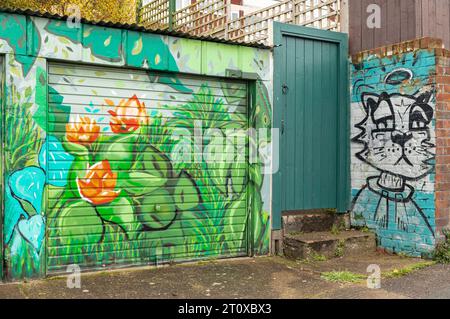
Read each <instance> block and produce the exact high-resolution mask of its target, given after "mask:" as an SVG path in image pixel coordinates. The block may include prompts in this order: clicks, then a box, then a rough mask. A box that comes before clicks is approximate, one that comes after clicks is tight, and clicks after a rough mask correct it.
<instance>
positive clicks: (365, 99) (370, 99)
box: [361, 93, 380, 114]
mask: <svg viewBox="0 0 450 319" xmlns="http://www.w3.org/2000/svg"><path fill="white" fill-rule="evenodd" d="M379 100H380V96H379V95H378V94H375V93H363V94H362V97H361V101H362V104H363V106H364V109H365V111H366V113H367V114H369V112H370V110H374V109H375V108H376V107H377V105H378V101H379Z"/></svg>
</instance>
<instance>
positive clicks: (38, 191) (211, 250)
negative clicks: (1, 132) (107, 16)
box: [0, 13, 272, 279]
mask: <svg viewBox="0 0 450 319" xmlns="http://www.w3.org/2000/svg"><path fill="white" fill-rule="evenodd" d="M0 25H2V28H0V53H4V54H5V55H4V57H5V58H4V61H5V63H4V64H5V73H6V74H7V76H6V78H5V79H6V83H5V84H6V85H5V92H4V96H5V97H6V103H5V111H6V112H5V114H6V119H5V167H3V171H4V179H5V195H4V196H5V212H4V216H3V230H4V231H3V242H4V245H3V246H4V255H5V260H4V263H3V264H4V268H3V271H4V274H5V276H6V277H7V278H8V279H17V278H22V277H33V276H42V275H44V274H45V272H46V271H47V270H48V269H53V270H58V269H59V268H58V267H59V266H61V267H62V266H63V265H68V264H73V263H78V264H83V265H87V266H89V267H96V268H100V267H103V266H105V265H110V264H114V263H125V264H143V263H145V264H147V263H158V262H168V261H176V260H193V259H198V258H206V257H221V256H232V255H233V254H234V252H235V251H237V250H242V249H243V247H244V248H245V245H246V244H245V241H246V240H247V238H241V237H239V238H237V237H236V235H235V234H241V233H244V232H247V231H248V229H247V226H248V224H247V223H248V220H247V217H245V218H244V216H243V215H242V211H243V210H247V211H248V212H247V214H251V216H252V217H251V222H252V224H251V228H249V229H251V230H252V236H249V238H253V239H252V242H251V243H250V246H251V247H253V249H254V253H256V254H266V253H268V250H269V239H270V237H269V236H270V213H269V211H270V208H269V203H268V201H267V200H264V198H268V197H269V195H268V194H265V193H264V192H265V191H264V189H267V183H265V179H264V175H263V173H262V165H263V164H262V163H261V161H258V162H257V163H252V164H250V165H248V172H247V173H244V174H243V173H242V172H243V171H246V169H244V168H245V167H246V165H247V163H244V164H243V163H236V164H233V163H229V164H226V165H223V164H220V165H219V164H217V165H215V164H211V163H207V162H206V161H202V162H200V163H197V162H194V163H183V162H180V161H176V160H175V159H174V158H172V154H173V153H174V150H176V149H177V148H179V147H180V145H179V142H177V141H174V140H172V139H171V138H170V136H172V135H173V134H174V132H175V130H176V129H177V128H180V127H182V128H186V127H188V128H189V129H192V127H189V126H190V125H192V123H193V122H194V120H195V119H199V118H201V119H203V121H204V122H205V121H206V122H207V123H205V124H206V126H207V127H208V128H217V129H219V130H222V131H223V132H225V130H226V129H227V127H226V126H224V123H229V124H228V125H229V126H230V127H232V128H233V129H240V128H242V129H246V128H248V123H247V118H246V117H245V115H243V114H240V113H238V112H236V111H234V110H236V109H238V108H239V106H240V105H243V103H246V102H247V97H246V96H242V97H239V96H238V94H236V88H234V87H233V86H232V84H231V85H230V84H227V85H222V86H215V87H211V86H210V85H209V82H208V81H207V80H205V81H204V82H203V83H202V85H201V86H199V87H196V88H195V89H190V87H189V85H186V84H185V83H183V79H181V78H179V77H177V76H176V75H173V74H172V75H169V73H167V75H164V74H162V73H161V74H162V75H159V76H158V75H155V74H153V73H151V72H149V73H148V74H147V80H148V81H147V83H149V85H155V86H157V87H158V88H160V89H161V90H162V91H163V92H165V93H164V99H165V100H167V101H173V102H171V103H167V104H161V105H150V104H149V103H148V102H147V101H145V102H144V99H143V98H142V96H141V95H140V94H138V93H135V92H133V91H132V90H130V92H129V94H127V96H123V97H120V98H104V99H103V102H102V106H101V107H99V106H98V105H97V104H96V103H94V102H92V101H94V100H96V99H99V95H98V94H96V92H93V93H92V101H91V102H89V101H87V102H86V103H83V105H82V106H77V105H75V104H71V103H68V102H67V100H65V99H64V96H63V93H62V92H59V91H58V90H59V88H58V87H57V86H53V85H48V78H49V75H48V74H47V68H48V65H47V60H46V58H57V59H60V60H64V61H75V62H84V63H96V64H103V65H105V67H106V66H130V67H139V68H142V69H143V70H145V69H152V70H161V71H163V70H164V71H174V72H177V71H183V70H187V71H189V72H193V73H198V74H210V75H223V76H226V72H227V70H228V69H236V67H237V65H238V64H239V63H238V61H237V60H235V59H232V58H231V59H230V60H227V59H226V58H225V57H223V58H222V57H221V58H218V57H217V53H216V52H219V51H220V45H218V44H211V48H210V49H209V50H210V51H208V53H209V54H208V59H206V54H205V58H203V59H199V57H198V56H196V52H197V47H199V44H200V47H202V46H201V42H200V41H194V40H187V39H180V43H176V40H175V41H173V39H168V38H167V36H159V35H153V34H144V33H139V32H128V31H123V30H118V29H108V28H102V27H96V26H87V25H84V26H82V27H81V28H78V29H77V28H75V29H69V28H67V26H66V25H65V23H64V22H63V21H55V20H48V19H44V18H30V17H25V16H19V15H12V14H7V13H0ZM27 28H28V29H29V30H32V32H31V31H30V32H28V33H26V32H25V33H20V32H12V31H11V30H15V29H17V30H24V29H27ZM6 30H9V31H8V32H6ZM27 34H28V37H27ZM30 35H31V36H30ZM125 38H126V39H125ZM124 39H125V40H124ZM124 41H126V42H127V46H125V45H124V44H123V43H124ZM100 44H101V45H100ZM214 45H217V48H215V47H214ZM260 51H261V50H258V49H253V48H246V49H245V50H242V52H243V54H242V56H241V57H239V59H240V61H241V63H242V67H241V69H242V71H249V70H250V69H251V70H252V72H255V71H257V72H258V73H257V74H256V77H257V78H259V79H260V80H258V81H256V85H255V98H254V102H255V103H254V106H255V107H251V108H250V110H249V117H250V119H251V123H250V125H251V126H253V127H256V128H263V127H265V128H270V127H271V118H272V114H271V103H270V100H271V97H270V96H269V93H268V92H269V90H268V87H267V86H268V85H269V82H268V81H266V79H267V78H266V76H267V75H266V74H262V73H259V71H258V70H265V69H266V68H258V67H254V66H253V63H256V62H254V61H257V63H258V65H260V64H266V65H269V61H268V59H269V55H268V54H267V55H266V54H264V53H261V52H260ZM185 52H186V53H185ZM213 53H214V54H213ZM199 61H200V64H201V68H205V71H203V72H200V70H199V69H198V68H199ZM206 68H208V69H209V71H206ZM196 70H198V71H196ZM261 72H262V71H261ZM100 73H101V71H99V74H100ZM68 75H69V74H67V76H66V75H64V74H63V75H62V78H63V79H66V80H67V78H69V76H68ZM136 77H137V75H136ZM262 78H264V80H262ZM117 85H118V86H119V87H120V85H121V84H120V83H119V81H118V83H117ZM72 89H73V90H76V87H74V88H72ZM237 91H239V90H237ZM47 92H48V93H49V94H48V96H47ZM65 93H67V92H65ZM176 94H187V95H189V98H188V101H179V102H178V101H176V100H173V99H171V96H173V95H176ZM111 95H114V94H111ZM148 98H149V97H147V99H148ZM48 99H50V100H48ZM80 110H81V111H80ZM104 110H106V112H104ZM243 116H244V117H243ZM249 143H253V144H254V143H261V145H264V146H267V145H270V143H271V141H270V136H268V137H267V138H266V139H265V140H264V139H263V140H258V141H257V142H256V141H253V142H252V141H250V142H249ZM205 148H208V144H206V145H205ZM243 165H244V166H243ZM246 216H247V215H246ZM60 270H62V271H64V269H62V268H61V269H60Z"/></svg>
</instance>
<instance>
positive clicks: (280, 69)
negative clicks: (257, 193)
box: [272, 22, 350, 230]
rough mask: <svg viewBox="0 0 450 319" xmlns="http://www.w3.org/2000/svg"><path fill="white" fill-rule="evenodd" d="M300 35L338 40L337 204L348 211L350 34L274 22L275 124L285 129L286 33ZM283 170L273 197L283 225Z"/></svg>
mask: <svg viewBox="0 0 450 319" xmlns="http://www.w3.org/2000/svg"><path fill="white" fill-rule="evenodd" d="M286 36H289V37H296V38H302V39H310V40H318V41H324V42H331V43H335V44H337V45H338V46H339V48H338V52H339V53H338V54H339V56H338V61H339V67H338V78H339V79H340V81H339V85H338V101H339V102H338V103H339V112H338V114H339V116H338V119H337V121H338V132H339V133H338V134H337V136H336V143H337V145H339V147H338V154H337V158H338V163H337V168H338V171H337V185H336V192H337V194H336V198H337V202H336V207H329V208H336V209H337V211H338V212H342V213H343V212H347V211H348V210H349V209H350V207H349V205H350V118H349V117H350V101H349V90H350V88H349V85H350V81H349V67H350V64H349V60H348V34H346V33H340V32H332V31H327V30H319V29H314V28H309V27H304V26H297V25H292V24H285V23H280V22H274V23H273V43H274V50H273V51H274V62H273V64H274V67H273V71H274V74H273V79H274V84H273V87H274V92H273V94H274V98H273V110H274V115H273V116H274V119H273V120H274V121H273V127H274V128H278V129H281V126H282V124H281V123H282V119H283V112H284V110H283V105H284V104H285V102H286V95H285V94H283V92H282V86H283V78H284V77H285V71H284V65H285V62H286V48H284V47H283V45H282V43H283V42H282V41H283V37H286ZM282 138H283V137H282V134H281V133H280V134H279V141H278V145H279V152H280V164H281V163H282V159H281V154H282V147H283V144H282ZM281 193H282V174H281V172H280V170H278V172H277V173H276V174H275V175H274V177H273V194H272V196H273V200H272V214H273V219H272V228H273V230H280V229H281V218H282V194H281Z"/></svg>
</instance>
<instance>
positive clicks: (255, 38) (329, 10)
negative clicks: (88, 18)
mask: <svg viewBox="0 0 450 319" xmlns="http://www.w3.org/2000/svg"><path fill="white" fill-rule="evenodd" d="M341 1H342V0H285V1H280V2H279V3H277V4H275V5H272V6H270V7H267V8H264V9H261V10H258V11H255V12H253V13H251V14H248V15H245V16H243V17H241V18H239V19H237V20H231V12H230V2H229V1H228V0H198V1H197V2H195V3H194V4H191V5H189V6H187V7H184V8H181V9H179V10H175V7H174V6H175V5H174V1H173V0H154V1H152V2H150V3H149V4H147V5H145V6H144V7H143V8H142V9H141V14H140V22H141V23H142V24H143V25H145V26H146V27H149V28H158V29H165V28H169V29H173V30H176V31H183V32H186V33H189V34H193V35H210V36H215V37H219V38H224V39H230V40H236V41H242V42H259V43H264V44H270V43H268V42H269V39H270V34H269V33H270V26H271V24H272V22H273V21H279V22H284V23H290V24H296V25H302V26H309V27H313V28H319V29H324V30H332V31H340V16H341ZM157 8H159V10H158V9H157Z"/></svg>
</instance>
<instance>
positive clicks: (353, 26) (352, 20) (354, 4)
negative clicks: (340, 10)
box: [348, 0, 362, 53]
mask: <svg viewBox="0 0 450 319" xmlns="http://www.w3.org/2000/svg"><path fill="white" fill-rule="evenodd" d="M348 6H349V7H348V12H349V21H348V22H349V33H350V37H349V41H350V52H352V53H354V52H359V51H361V50H362V46H361V22H362V10H361V8H362V5H361V0H357V1H355V0H349V2H348Z"/></svg>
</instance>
